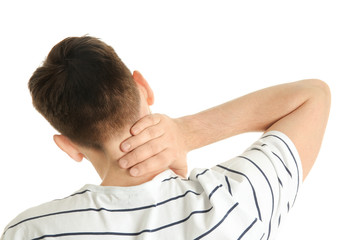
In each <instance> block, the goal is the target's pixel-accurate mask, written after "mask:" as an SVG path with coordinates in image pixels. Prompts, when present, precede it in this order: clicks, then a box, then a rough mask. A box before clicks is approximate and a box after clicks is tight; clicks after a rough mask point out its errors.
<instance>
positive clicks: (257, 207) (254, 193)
mask: <svg viewBox="0 0 360 240" xmlns="http://www.w3.org/2000/svg"><path fill="white" fill-rule="evenodd" d="M216 166H217V167H219V168H222V169H225V170H226V171H229V172H232V173H235V174H239V175H241V176H243V177H245V178H246V180H248V182H249V184H250V186H251V189H252V192H253V196H254V201H255V206H256V209H257V211H258V216H259V219H260V221H262V218H261V212H260V208H259V203H258V200H257V197H256V192H255V189H254V186H253V185H252V183H251V181H250V179H249V178H248V176H246V175H245V174H244V173H242V172H239V171H236V170H233V169H230V168H227V167H224V166H222V165H216Z"/></svg>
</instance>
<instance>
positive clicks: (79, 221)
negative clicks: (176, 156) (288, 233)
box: [1, 131, 302, 240]
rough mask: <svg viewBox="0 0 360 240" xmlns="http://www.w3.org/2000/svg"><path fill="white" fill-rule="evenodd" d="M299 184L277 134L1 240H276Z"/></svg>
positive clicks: (85, 193) (116, 190)
mask: <svg viewBox="0 0 360 240" xmlns="http://www.w3.org/2000/svg"><path fill="white" fill-rule="evenodd" d="M301 182H302V167H301V162H300V158H299V155H298V153H297V150H296V148H295V146H294V144H293V143H292V142H291V140H290V139H289V138H288V137H287V136H286V135H284V134H282V133H280V132H277V131H271V132H268V133H266V134H264V135H263V136H262V137H261V138H260V139H259V140H258V141H256V142H255V143H254V144H253V145H252V146H250V147H249V148H248V149H247V150H246V151H245V152H244V153H243V154H242V155H241V156H238V157H235V158H233V159H231V160H229V161H226V162H223V163H221V164H219V165H217V166H215V167H213V168H211V169H194V170H192V171H191V174H190V176H189V178H188V179H182V178H180V177H178V176H177V175H175V174H174V173H173V172H172V171H171V170H167V171H165V172H162V173H161V174H159V175H157V176H156V177H155V178H154V179H153V180H151V181H149V182H146V183H144V184H141V185H138V186H132V187H106V186H96V185H85V186H84V187H83V188H82V189H80V190H79V191H77V192H75V193H74V194H72V195H71V196H69V197H66V198H64V199H60V200H54V201H51V202H48V203H45V204H42V205H40V206H37V207H34V208H31V209H29V210H27V211H25V212H23V213H21V214H20V215H19V216H18V217H16V218H15V219H14V220H13V221H12V222H11V223H10V224H9V225H8V226H7V227H6V228H5V231H4V233H3V235H2V238H1V239H2V240H20V239H21V240H24V239H46V240H49V239H60V240H73V239H76V240H82V239H86V240H93V239H103V240H107V239H126V240H128V239H172V240H175V239H243V240H245V239H246V240H249V239H256V240H260V239H263V240H265V239H274V237H275V235H276V231H277V229H278V227H279V224H280V223H281V221H283V219H284V217H285V216H286V215H287V213H288V211H289V209H290V208H291V207H292V206H293V204H294V202H295V199H296V196H297V193H298V190H299V186H300V185H301Z"/></svg>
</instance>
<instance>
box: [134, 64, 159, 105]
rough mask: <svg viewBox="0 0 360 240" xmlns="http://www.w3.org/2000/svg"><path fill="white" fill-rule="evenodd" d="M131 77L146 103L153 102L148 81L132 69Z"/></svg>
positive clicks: (151, 103)
mask: <svg viewBox="0 0 360 240" xmlns="http://www.w3.org/2000/svg"><path fill="white" fill-rule="evenodd" d="M133 78H134V80H135V82H136V83H137V84H138V86H139V88H140V90H141V91H142V92H143V94H144V97H145V99H146V101H147V103H148V105H149V106H151V105H153V104H154V93H153V91H152V89H151V87H150V86H149V84H148V82H147V81H146V80H145V78H144V77H143V76H142V75H141V73H140V72H139V71H134V73H133Z"/></svg>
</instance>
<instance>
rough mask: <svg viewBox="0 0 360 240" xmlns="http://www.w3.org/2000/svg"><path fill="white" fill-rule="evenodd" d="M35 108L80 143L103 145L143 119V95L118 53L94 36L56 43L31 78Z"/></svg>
mask: <svg viewBox="0 0 360 240" xmlns="http://www.w3.org/2000/svg"><path fill="white" fill-rule="evenodd" d="M28 86H29V90H30V93H31V96H32V99H33V105H34V106H35V108H36V109H37V110H38V111H39V112H40V113H41V114H42V115H43V116H44V117H45V118H46V119H47V120H48V121H49V122H50V124H51V125H52V126H53V127H54V128H55V129H57V130H58V131H59V132H60V133H61V134H63V135H65V136H67V137H68V138H69V139H71V140H72V141H74V142H75V143H77V144H79V145H81V146H85V147H93V148H97V149H99V148H102V143H103V142H104V141H106V140H107V139H108V138H109V137H111V136H112V135H114V133H116V134H118V133H119V131H121V130H122V129H123V127H124V126H125V125H128V124H131V123H133V122H135V121H136V120H137V118H138V113H139V104H140V97H139V92H138V89H137V87H136V84H135V82H134V80H133V77H132V74H131V72H130V70H129V69H128V68H127V67H126V66H125V64H124V63H123V62H122V61H121V59H120V58H119V57H118V55H117V54H116V53H115V51H114V49H113V48H112V47H110V46H109V45H107V44H105V43H104V42H102V41H101V40H99V39H97V38H94V37H90V36H84V37H70V38H66V39H64V40H62V41H61V42H59V43H58V44H56V45H55V46H54V47H53V48H52V50H51V51H50V53H49V55H48V56H47V58H46V59H45V61H44V63H43V65H42V66H40V67H39V68H37V69H36V71H35V72H34V73H33V75H32V77H31V78H30V80H29V84H28Z"/></svg>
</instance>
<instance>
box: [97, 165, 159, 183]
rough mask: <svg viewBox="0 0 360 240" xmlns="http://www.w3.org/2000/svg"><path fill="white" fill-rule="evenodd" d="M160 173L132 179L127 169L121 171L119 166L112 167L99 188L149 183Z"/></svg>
mask: <svg viewBox="0 0 360 240" xmlns="http://www.w3.org/2000/svg"><path fill="white" fill-rule="evenodd" d="M160 172H161V171H159V172H156V173H154V172H153V173H151V174H146V175H144V176H140V177H133V176H131V175H130V173H129V170H128V169H121V168H120V167H119V166H113V167H110V168H108V171H107V172H106V173H105V175H104V176H103V181H102V183H101V186H120V187H129V186H136V185H140V184H143V183H146V182H148V181H151V180H152V179H153V178H154V177H155V176H156V175H158V174H159V173H160Z"/></svg>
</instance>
